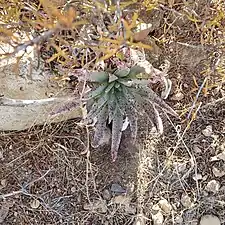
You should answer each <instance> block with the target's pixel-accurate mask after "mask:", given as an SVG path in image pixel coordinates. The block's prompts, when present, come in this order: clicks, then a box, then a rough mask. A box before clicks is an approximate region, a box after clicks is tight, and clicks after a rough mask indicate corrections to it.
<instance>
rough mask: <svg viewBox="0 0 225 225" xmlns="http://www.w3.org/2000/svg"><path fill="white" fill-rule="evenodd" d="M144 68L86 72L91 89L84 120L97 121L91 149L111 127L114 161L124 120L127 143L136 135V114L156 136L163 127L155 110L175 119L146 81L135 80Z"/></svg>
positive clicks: (168, 107) (96, 145)
mask: <svg viewBox="0 0 225 225" xmlns="http://www.w3.org/2000/svg"><path fill="white" fill-rule="evenodd" d="M143 72H144V68H142V67H140V66H133V67H132V68H125V69H117V70H114V71H102V72H92V73H90V77H89V81H90V82H92V83H93V84H94V86H95V88H94V89H93V90H92V91H91V92H90V93H89V95H88V102H87V105H88V107H87V108H88V114H87V118H88V119H94V118H95V119H97V123H96V127H95V133H94V137H93V141H92V146H93V147H95V148H97V147H98V146H99V145H100V143H101V140H102V137H104V135H105V133H106V131H107V125H108V124H111V125H112V126H111V127H112V131H111V156H112V160H113V161H115V160H116V158H117V153H118V149H119V146H120V142H121V136H122V127H123V120H124V117H127V118H128V120H129V126H130V131H131V141H132V142H133V143H134V142H135V140H136V136H137V127H138V125H137V120H138V116H139V115H146V116H147V118H148V119H149V120H150V121H151V122H152V124H154V125H155V126H156V128H157V129H158V131H159V133H162V132H163V124H162V120H161V118H160V115H159V111H158V110H159V109H161V110H164V111H165V112H167V113H169V114H171V115H174V116H177V114H176V112H175V111H174V110H173V109H172V108H171V107H170V106H168V105H167V104H166V103H165V102H164V101H163V100H162V99H161V98H160V97H159V96H158V95H157V94H156V93H155V92H154V91H153V90H152V89H151V88H150V87H148V81H147V80H143V79H139V78H138V75H139V74H140V73H143Z"/></svg>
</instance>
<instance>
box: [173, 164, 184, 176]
mask: <svg viewBox="0 0 225 225" xmlns="http://www.w3.org/2000/svg"><path fill="white" fill-rule="evenodd" d="M173 166H174V168H175V169H176V171H177V172H179V173H181V172H184V171H185V170H186V168H187V164H186V163H179V162H174V163H173Z"/></svg>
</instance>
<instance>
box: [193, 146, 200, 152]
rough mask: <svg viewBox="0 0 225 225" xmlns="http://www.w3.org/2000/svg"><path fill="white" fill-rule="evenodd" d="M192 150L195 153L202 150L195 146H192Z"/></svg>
mask: <svg viewBox="0 0 225 225" xmlns="http://www.w3.org/2000/svg"><path fill="white" fill-rule="evenodd" d="M193 150H194V152H195V153H201V152H202V150H201V149H200V148H199V147H198V146H197V145H194V146H193Z"/></svg>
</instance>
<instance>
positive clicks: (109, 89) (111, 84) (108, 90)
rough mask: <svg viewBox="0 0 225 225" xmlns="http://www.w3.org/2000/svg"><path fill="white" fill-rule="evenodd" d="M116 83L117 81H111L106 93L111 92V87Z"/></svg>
mask: <svg viewBox="0 0 225 225" xmlns="http://www.w3.org/2000/svg"><path fill="white" fill-rule="evenodd" d="M114 85H115V82H113V83H110V84H109V85H108V87H107V88H106V89H105V93H108V92H110V91H111V89H112V88H113V87H114Z"/></svg>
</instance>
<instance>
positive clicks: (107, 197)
mask: <svg viewBox="0 0 225 225" xmlns="http://www.w3.org/2000/svg"><path fill="white" fill-rule="evenodd" d="M102 197H103V199H105V200H107V201H109V200H110V199H111V198H112V194H111V192H110V190H108V189H104V190H103V191H102Z"/></svg>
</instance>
